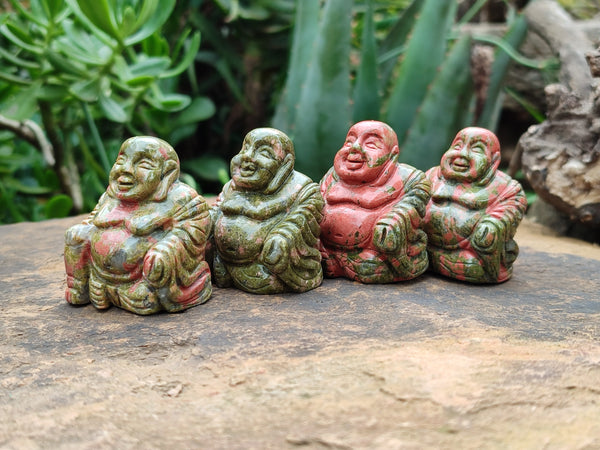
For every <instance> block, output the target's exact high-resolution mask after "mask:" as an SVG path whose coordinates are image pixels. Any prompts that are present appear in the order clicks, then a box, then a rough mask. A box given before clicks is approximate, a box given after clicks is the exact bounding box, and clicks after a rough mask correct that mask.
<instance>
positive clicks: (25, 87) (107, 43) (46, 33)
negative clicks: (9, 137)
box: [0, 0, 215, 211]
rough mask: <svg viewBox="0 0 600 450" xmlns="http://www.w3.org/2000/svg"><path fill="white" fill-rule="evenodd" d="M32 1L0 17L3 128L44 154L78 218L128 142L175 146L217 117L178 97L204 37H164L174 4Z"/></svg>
mask: <svg viewBox="0 0 600 450" xmlns="http://www.w3.org/2000/svg"><path fill="white" fill-rule="evenodd" d="M28 3H29V7H28V8H26V7H25V6H24V5H23V4H22V3H21V2H19V1H18V0H10V4H11V5H12V7H13V11H11V12H8V13H5V14H3V15H2V16H1V17H0V23H1V26H0V58H1V63H2V65H1V69H0V80H2V81H3V82H4V83H5V86H6V87H7V88H6V89H4V90H2V92H0V115H1V116H2V118H3V119H8V120H5V121H2V122H0V127H2V128H4V129H7V130H10V131H11V132H12V133H14V134H15V135H16V136H18V137H20V138H23V139H25V140H26V141H28V142H30V143H31V144H33V145H34V146H36V147H37V148H38V149H39V150H40V151H42V150H45V151H46V153H47V157H46V162H47V163H48V165H50V166H51V167H52V169H53V171H54V172H55V174H56V178H57V179H58V181H59V185H60V188H61V190H62V192H63V193H65V194H68V196H69V197H70V198H71V199H72V201H73V206H74V209H75V211H83V210H89V209H90V208H92V207H93V206H94V204H95V201H96V200H97V198H98V195H99V194H100V193H101V192H102V191H103V190H104V187H105V182H106V179H107V174H108V171H109V170H110V167H111V161H112V160H114V158H115V156H116V152H117V151H118V148H119V144H120V142H121V141H122V140H123V138H124V137H125V136H127V135H131V134H160V135H161V137H163V138H165V139H167V140H170V141H171V142H178V141H179V140H181V139H183V138H184V137H186V136H189V135H191V134H192V133H193V132H194V130H195V128H194V126H195V124H196V123H197V122H198V121H200V120H204V119H207V118H208V117H210V116H211V115H212V114H213V113H214V110H215V108H214V105H213V103H212V102H211V100H210V99H208V98H206V97H203V96H202V95H199V94H197V95H194V96H193V97H191V96H189V95H186V94H182V93H180V92H178V89H179V83H180V81H181V79H182V78H183V77H182V75H185V73H186V70H187V69H188V68H189V67H190V65H191V64H192V63H193V61H194V58H195V56H196V54H197V52H198V49H199V45H200V35H199V33H197V32H196V33H193V34H192V33H191V32H190V29H189V28H186V29H184V30H183V31H182V32H180V33H179V36H178V38H177V39H174V40H173V42H169V41H168V40H167V38H166V37H165V36H163V34H162V33H161V27H162V26H163V25H164V24H165V22H166V21H167V19H168V18H169V16H170V14H171V12H172V11H173V8H174V6H175V0H160V1H159V0H143V1H142V0H94V1H87V0H31V1H30V2H28ZM32 121H33V122H32ZM15 123H16V124H17V125H16V126H12V125H14V124H15ZM32 123H33V124H36V123H37V124H39V125H40V126H41V130H43V133H42V134H39V133H38V134H37V135H36V134H35V133H33V131H34V128H35V127H33V128H32V127H30V126H28V125H27V124H30V125H31V124H32ZM7 124H12V125H10V126H9V125H7ZM32 134H33V135H34V138H33V139H28V136H31V135H32ZM2 158H3V157H2V156H1V155H0V159H2ZM11 173H12V175H13V176H14V175H15V174H17V173H18V172H16V171H13V172H11ZM82 180H83V183H82ZM4 182H5V181H3V183H4ZM82 185H83V189H82ZM3 190H4V191H6V185H5V186H3ZM54 191H56V189H54ZM61 198H62V197H61Z"/></svg>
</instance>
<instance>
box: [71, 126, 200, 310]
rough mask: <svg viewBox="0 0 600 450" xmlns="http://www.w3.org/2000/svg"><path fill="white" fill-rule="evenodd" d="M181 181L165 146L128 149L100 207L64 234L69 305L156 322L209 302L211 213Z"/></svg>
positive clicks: (149, 141)
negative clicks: (159, 316)
mask: <svg viewBox="0 0 600 450" xmlns="http://www.w3.org/2000/svg"><path fill="white" fill-rule="evenodd" d="M178 178H179V159H178V157H177V154H176V153H175V150H173V148H172V147H171V146H170V145H169V144H168V143H167V142H165V141H163V140H161V139H157V138H154V137H150V136H138V137H133V138H130V139H128V140H127V141H125V142H124V143H123V145H122V147H121V150H120V152H119V156H118V158H117V161H116V162H115V164H114V166H113V168H112V170H111V171H110V177H109V186H108V189H107V190H106V192H105V193H104V194H103V195H102V197H100V200H99V201H98V205H97V206H96V208H95V209H94V210H93V211H92V213H91V214H90V216H89V217H88V218H86V219H85V220H84V221H83V223H81V224H79V225H75V226H73V227H71V228H70V229H69V230H67V232H66V236H65V266H66V272H67V290H66V300H67V301H68V302H69V303H72V304H77V305H81V304H87V303H90V302H91V303H92V304H93V305H94V306H95V307H96V308H98V309H106V308H108V307H110V306H111V305H116V306H118V307H121V308H123V309H127V310H129V311H132V312H134V313H137V314H152V313H156V312H159V311H168V312H176V311H181V310H183V309H186V308H189V307H192V306H195V305H198V304H200V303H203V302H205V301H206V300H208V298H209V297H210V294H211V292H212V287H211V278H210V271H209V268H208V264H207V262H206V261H205V260H204V251H205V246H206V240H207V236H208V232H209V230H210V223H211V222H210V214H209V211H208V205H207V204H206V202H205V200H204V198H202V197H201V196H200V195H198V194H197V193H196V191H194V190H193V189H192V188H191V187H189V186H188V185H186V184H184V183H181V182H179V181H178Z"/></svg>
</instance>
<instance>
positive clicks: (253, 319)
mask: <svg viewBox="0 0 600 450" xmlns="http://www.w3.org/2000/svg"><path fill="white" fill-rule="evenodd" d="M80 219H81V218H69V219H63V220H54V221H47V222H42V223H36V224H18V225H9V226H2V227H0V241H1V242H2V246H1V248H0V336H2V338H1V340H0V405H2V407H1V408H0V447H1V448H6V449H22V448H25V449H29V448H32V449H38V448H39V449H45V448H53V449H54V448H64V449H88V448H89V449H91V448H94V449H97V448H100V449H103V448H111V449H112V448H119V449H129V448H130V449H142V448H143V449H155V448H156V449H162V448H169V447H171V448H211V449H212V448H216V449H221V448H222V449H225V448H227V449H231V448H233V449H237V448H240V449H242V448H243V449H248V448H257V449H258V448H260V449H264V448H276V449H281V448H284V449H285V448H291V449H293V448H307V449H308V448H314V449H320V448H330V449H354V448H356V449H361V448H381V449H390V448H409V449H410V448H423V447H433V448H466V449H468V448H589V449H591V448H598V447H600V420H598V417H600V295H599V294H598V292H600V279H599V278H598V273H599V271H600V247H598V246H594V245H591V244H587V243H584V242H582V241H577V240H574V239H568V238H559V237H556V236H554V235H553V233H552V232H551V231H550V230H548V229H546V228H544V227H541V226H539V225H536V224H534V223H531V222H529V221H527V220H526V221H525V222H524V223H523V224H522V225H521V227H520V228H519V231H518V234H517V241H518V243H519V245H520V247H521V253H520V256H519V259H518V260H517V262H516V263H515V272H514V276H513V278H512V279H511V280H510V281H508V282H506V283H503V284H500V285H490V286H488V285H486V286H474V285H466V284H464V283H458V282H454V281H450V280H447V279H443V278H441V277H437V276H434V275H431V274H425V275H424V276H423V277H420V278H419V279H417V280H414V281H412V282H407V283H399V284H394V285H377V286H366V285H361V284H359V283H354V282H350V281H348V280H340V279H336V280H326V281H325V282H324V284H323V286H321V287H319V288H317V289H315V290H313V291H310V292H308V293H305V294H299V295H298V294H296V295H291V294H290V295H281V296H257V295H250V294H245V293H243V292H240V291H237V290H233V289H217V288H215V290H214V293H213V297H212V299H211V300H210V301H209V302H208V303H206V304H205V305H201V306H198V307H196V308H193V309H190V310H188V311H186V312H184V313H182V314H171V315H167V314H161V315H156V316H151V317H140V316H136V315H134V314H131V313H128V312H126V311H122V310H119V309H117V308H112V309H109V310H108V311H105V312H98V311H96V310H94V308H93V307H91V306H85V307H72V306H70V305H68V304H66V302H65V301H64V299H63V290H64V287H65V283H64V268H63V265H62V246H63V241H62V239H63V233H64V230H65V229H66V228H67V227H68V226H70V225H71V224H74V223H77V222H78V221H79V220H80Z"/></svg>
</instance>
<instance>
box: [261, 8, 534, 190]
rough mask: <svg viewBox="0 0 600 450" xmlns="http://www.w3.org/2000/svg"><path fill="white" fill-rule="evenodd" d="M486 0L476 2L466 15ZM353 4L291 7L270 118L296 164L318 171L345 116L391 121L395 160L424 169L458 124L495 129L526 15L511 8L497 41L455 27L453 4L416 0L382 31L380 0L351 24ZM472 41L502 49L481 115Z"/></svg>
mask: <svg viewBox="0 0 600 450" xmlns="http://www.w3.org/2000/svg"><path fill="white" fill-rule="evenodd" d="M484 3H485V0H483V1H478V2H475V4H474V6H473V9H471V10H470V11H468V12H467V13H466V14H465V16H464V18H463V20H465V21H466V20H469V18H471V17H473V15H474V13H475V11H476V10H477V9H478V8H481V7H482V6H483V5H484ZM357 4H358V5H360V6H363V4H362V3H358V2H357ZM351 6H352V4H351V2H348V1H347V0H328V1H327V2H326V3H325V5H324V7H323V8H321V7H320V2H319V1H318V0H306V1H303V2H301V4H299V5H298V7H297V10H296V19H295V29H294V38H293V41H292V50H291V57H290V64H289V70H288V75H287V82H286V85H285V89H284V91H283V94H282V95H281V97H280V99H279V103H278V105H277V110H276V113H275V115H274V117H273V121H272V123H273V126H275V127H276V128H280V129H281V130H283V131H285V132H287V133H289V134H290V136H291V137H292V139H293V140H294V142H295V146H296V155H297V167H298V169H299V170H301V171H304V172H305V173H307V174H309V175H310V176H312V177H313V178H315V179H319V178H320V177H321V176H322V175H323V174H324V173H325V171H326V170H327V169H328V168H329V167H330V165H331V161H332V160H333V156H334V154H335V153H336V151H337V149H338V148H339V146H340V145H341V143H342V142H343V140H344V136H345V133H346V132H347V130H348V128H349V126H350V122H351V120H352V121H358V120H364V119H372V120H383V121H385V122H387V123H389V124H390V125H391V126H392V127H393V128H394V129H395V131H396V133H397V134H398V138H399V143H400V146H401V156H400V158H401V160H403V161H404V162H408V163H410V164H412V165H414V166H416V167H418V168H420V169H428V168H429V167H432V166H434V165H437V164H438V163H439V160H440V157H441V155H442V153H443V152H444V151H445V149H446V146H447V145H448V143H449V142H450V141H451V139H452V137H453V136H454V135H455V134H456V132H457V131H458V130H459V129H460V128H462V127H464V126H466V125H471V124H478V125H480V126H483V127H487V128H490V129H494V127H495V124H496V121H497V114H498V111H499V105H500V101H501V93H502V80H503V77H504V75H505V73H506V71H507V69H508V65H509V63H510V62H511V61H512V60H514V59H518V60H519V61H521V60H523V58H520V57H519V55H518V54H517V53H516V51H515V50H514V48H517V47H518V46H519V44H520V42H521V40H522V39H523V38H524V36H525V31H526V22H525V20H524V18H523V17H521V16H520V15H518V14H512V15H511V16H512V17H513V19H512V20H511V23H510V30H509V32H508V33H507V35H506V36H505V37H504V38H502V39H494V38H492V37H488V36H475V35H474V36H471V35H468V34H461V32H460V30H459V26H460V24H461V21H460V20H458V21H457V20H456V14H457V2H455V1H448V2H439V1H438V0H414V1H413V2H412V3H411V4H410V5H408V6H407V7H406V8H405V9H404V10H403V13H402V14H401V16H400V17H399V18H398V19H397V20H396V22H395V23H394V24H393V25H392V26H389V27H388V28H387V30H386V31H385V32H384V33H382V32H381V30H380V29H379V28H378V26H377V23H376V22H375V16H376V15H377V11H378V9H377V8H378V7H379V4H378V3H376V2H373V1H371V0H366V1H365V2H364V8H362V9H363V10H364V14H363V15H362V16H361V18H360V19H359V20H355V22H353V18H352V14H351V11H352V8H351ZM353 23H354V26H355V27H356V24H357V23H360V25H361V27H362V34H361V45H360V47H361V49H360V51H359V54H358V57H357V58H354V59H357V60H358V62H357V63H356V64H351V62H350V61H351V59H352V58H351V57H352V55H353V52H354V50H353V48H352V46H351V37H350V36H351V33H352V27H353ZM382 34H383V35H382ZM474 40H477V41H485V42H486V43H492V44H493V45H495V46H496V47H497V48H498V51H497V52H496V59H495V61H494V66H493V68H492V71H491V72H492V74H493V75H492V78H491V79H490V82H489V83H490V84H489V87H488V90H487V97H486V98H485V99H484V100H485V103H484V104H483V108H482V111H481V113H479V114H478V115H477V116H475V112H474V102H475V98H476V93H475V90H474V87H473V82H472V78H471V73H470V57H471V48H472V42H473V41H474ZM307 49H312V51H307ZM524 62H527V63H529V61H524ZM353 74H355V75H356V76H355V77H353ZM353 78H354V82H353V83H351V82H350V80H351V79H353Z"/></svg>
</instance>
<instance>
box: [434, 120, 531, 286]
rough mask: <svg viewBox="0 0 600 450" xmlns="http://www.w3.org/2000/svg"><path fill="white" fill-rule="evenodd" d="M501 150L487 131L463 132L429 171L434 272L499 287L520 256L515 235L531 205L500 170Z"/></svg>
mask: <svg viewBox="0 0 600 450" xmlns="http://www.w3.org/2000/svg"><path fill="white" fill-rule="evenodd" d="M499 161H500V144H499V142H498V140H497V137H496V136H495V135H494V134H493V133H492V132H491V131H489V130H485V129H482V128H476V127H469V128H466V129H464V130H461V131H460V132H459V133H458V134H457V136H456V138H455V139H454V141H453V143H452V146H451V147H450V149H449V150H448V151H447V152H446V153H445V154H444V156H443V157H442V162H441V165H440V166H438V167H434V168H432V169H430V170H429V171H427V173H426V175H427V178H428V179H429V181H430V182H431V185H432V195H431V200H430V202H429V203H428V205H427V212H426V214H425V218H424V221H423V228H424V230H425V231H426V232H427V237H428V244H427V249H428V253H429V260H430V270H432V271H434V272H437V273H440V274H442V275H445V276H448V277H451V278H455V279H457V280H463V281H468V282H471V283H501V282H503V281H506V280H508V279H509V278H510V277H511V275H512V266H513V263H514V261H515V260H516V258H517V256H518V252H519V248H518V246H517V243H516V242H515V240H514V239H513V238H514V235H515V232H516V230H517V226H518V225H519V223H520V221H521V219H522V218H523V215H524V213H525V210H526V208H527V200H526V197H525V195H524V192H523V189H522V187H521V185H520V184H519V183H518V182H517V181H515V180H513V179H512V178H510V177H509V176H508V175H506V174H505V173H503V172H501V171H500V170H498V169H497V167H498V164H499Z"/></svg>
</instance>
